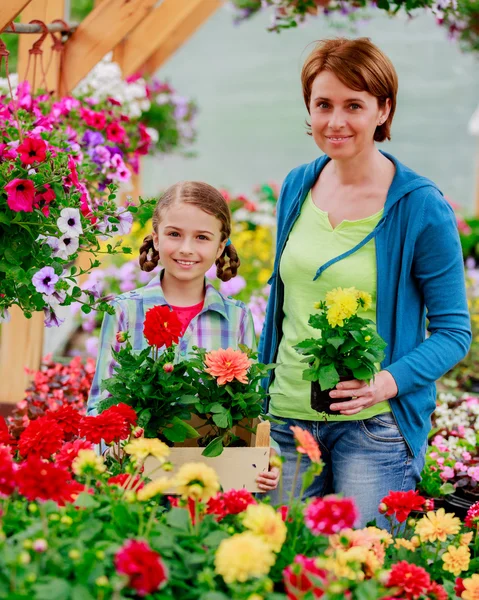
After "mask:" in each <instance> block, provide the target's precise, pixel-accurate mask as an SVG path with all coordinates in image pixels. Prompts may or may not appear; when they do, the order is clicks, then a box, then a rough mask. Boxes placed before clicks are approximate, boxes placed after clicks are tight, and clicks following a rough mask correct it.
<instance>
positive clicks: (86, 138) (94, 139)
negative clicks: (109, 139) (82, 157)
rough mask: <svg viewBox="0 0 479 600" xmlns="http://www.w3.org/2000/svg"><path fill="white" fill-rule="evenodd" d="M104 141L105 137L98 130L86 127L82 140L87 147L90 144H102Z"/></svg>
mask: <svg viewBox="0 0 479 600" xmlns="http://www.w3.org/2000/svg"><path fill="white" fill-rule="evenodd" d="M104 141H105V138H104V136H103V135H102V134H101V133H100V132H99V131H92V130H91V129H87V130H86V131H85V133H84V134H83V138H82V142H83V143H84V144H86V145H87V146H88V147H89V148H91V147H92V146H99V145H100V144H103V142H104Z"/></svg>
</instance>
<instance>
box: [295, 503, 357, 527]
mask: <svg viewBox="0 0 479 600" xmlns="http://www.w3.org/2000/svg"><path fill="white" fill-rule="evenodd" d="M357 518H358V509H357V508H356V505H355V503H354V500H353V499H352V498H338V497H337V496H333V495H331V496H325V497H324V498H315V499H314V500H313V501H312V502H311V503H310V504H308V506H307V507H306V508H305V511H304V522H305V524H306V526H307V527H308V528H309V529H310V530H311V531H312V532H313V533H314V534H315V535H331V534H333V533H337V532H338V531H340V530H341V529H345V528H346V527H353V526H354V523H355V522H356V520H357Z"/></svg>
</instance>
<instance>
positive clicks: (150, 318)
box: [143, 305, 182, 348]
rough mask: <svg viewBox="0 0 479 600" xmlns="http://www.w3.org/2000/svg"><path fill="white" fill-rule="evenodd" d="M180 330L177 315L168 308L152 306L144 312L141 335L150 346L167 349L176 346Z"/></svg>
mask: <svg viewBox="0 0 479 600" xmlns="http://www.w3.org/2000/svg"><path fill="white" fill-rule="evenodd" d="M181 330H182V327H181V323H180V320H179V319H178V315H177V314H176V313H175V311H173V310H170V308H169V307H168V306H166V305H165V306H154V307H153V308H150V309H149V310H147V311H146V316H145V323H144V328H143V334H144V336H145V337H146V339H147V341H148V344H149V345H150V346H156V347H157V348H161V347H162V346H166V347H167V348H169V347H170V346H171V345H172V344H173V343H175V344H177V343H178V340H179V338H180V336H181Z"/></svg>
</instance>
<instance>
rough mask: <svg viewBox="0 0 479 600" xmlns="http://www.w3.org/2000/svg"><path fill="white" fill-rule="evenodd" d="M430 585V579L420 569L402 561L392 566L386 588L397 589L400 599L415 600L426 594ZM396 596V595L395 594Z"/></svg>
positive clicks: (427, 574)
mask: <svg viewBox="0 0 479 600" xmlns="http://www.w3.org/2000/svg"><path fill="white" fill-rule="evenodd" d="M430 585H431V578H430V577H429V573H427V572H426V571H425V570H424V569H423V568H422V567H418V566H416V565H412V564H410V563H408V562H407V561H405V560H402V561H400V562H398V563H396V564H395V565H393V566H392V569H391V572H390V574H389V579H388V582H387V587H397V588H399V590H400V592H399V593H400V594H401V597H402V598H406V599H407V600H415V599H416V598H419V597H420V596H421V595H422V594H426V593H427V591H428V590H429V587H430ZM396 595H398V594H396Z"/></svg>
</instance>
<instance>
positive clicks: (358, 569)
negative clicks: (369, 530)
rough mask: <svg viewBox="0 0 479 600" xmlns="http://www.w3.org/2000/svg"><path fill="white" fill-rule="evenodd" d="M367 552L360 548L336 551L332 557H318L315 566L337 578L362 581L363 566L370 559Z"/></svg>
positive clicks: (363, 575) (363, 577) (363, 576)
mask: <svg viewBox="0 0 479 600" xmlns="http://www.w3.org/2000/svg"><path fill="white" fill-rule="evenodd" d="M368 554H369V551H368V550H367V549H366V548H363V547H362V546H353V547H351V548H348V549H347V550H336V551H335V552H334V555H333V556H330V557H328V558H323V557H319V558H318V559H317V560H316V564H317V565H318V567H319V568H322V569H325V570H326V571H331V572H332V573H333V574H334V575H335V576H336V577H338V578H340V579H341V578H345V579H350V580H351V581H363V580H364V579H365V577H366V576H365V573H364V571H363V566H365V565H366V562H367V561H368V559H369V558H370V557H369V556H368Z"/></svg>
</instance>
